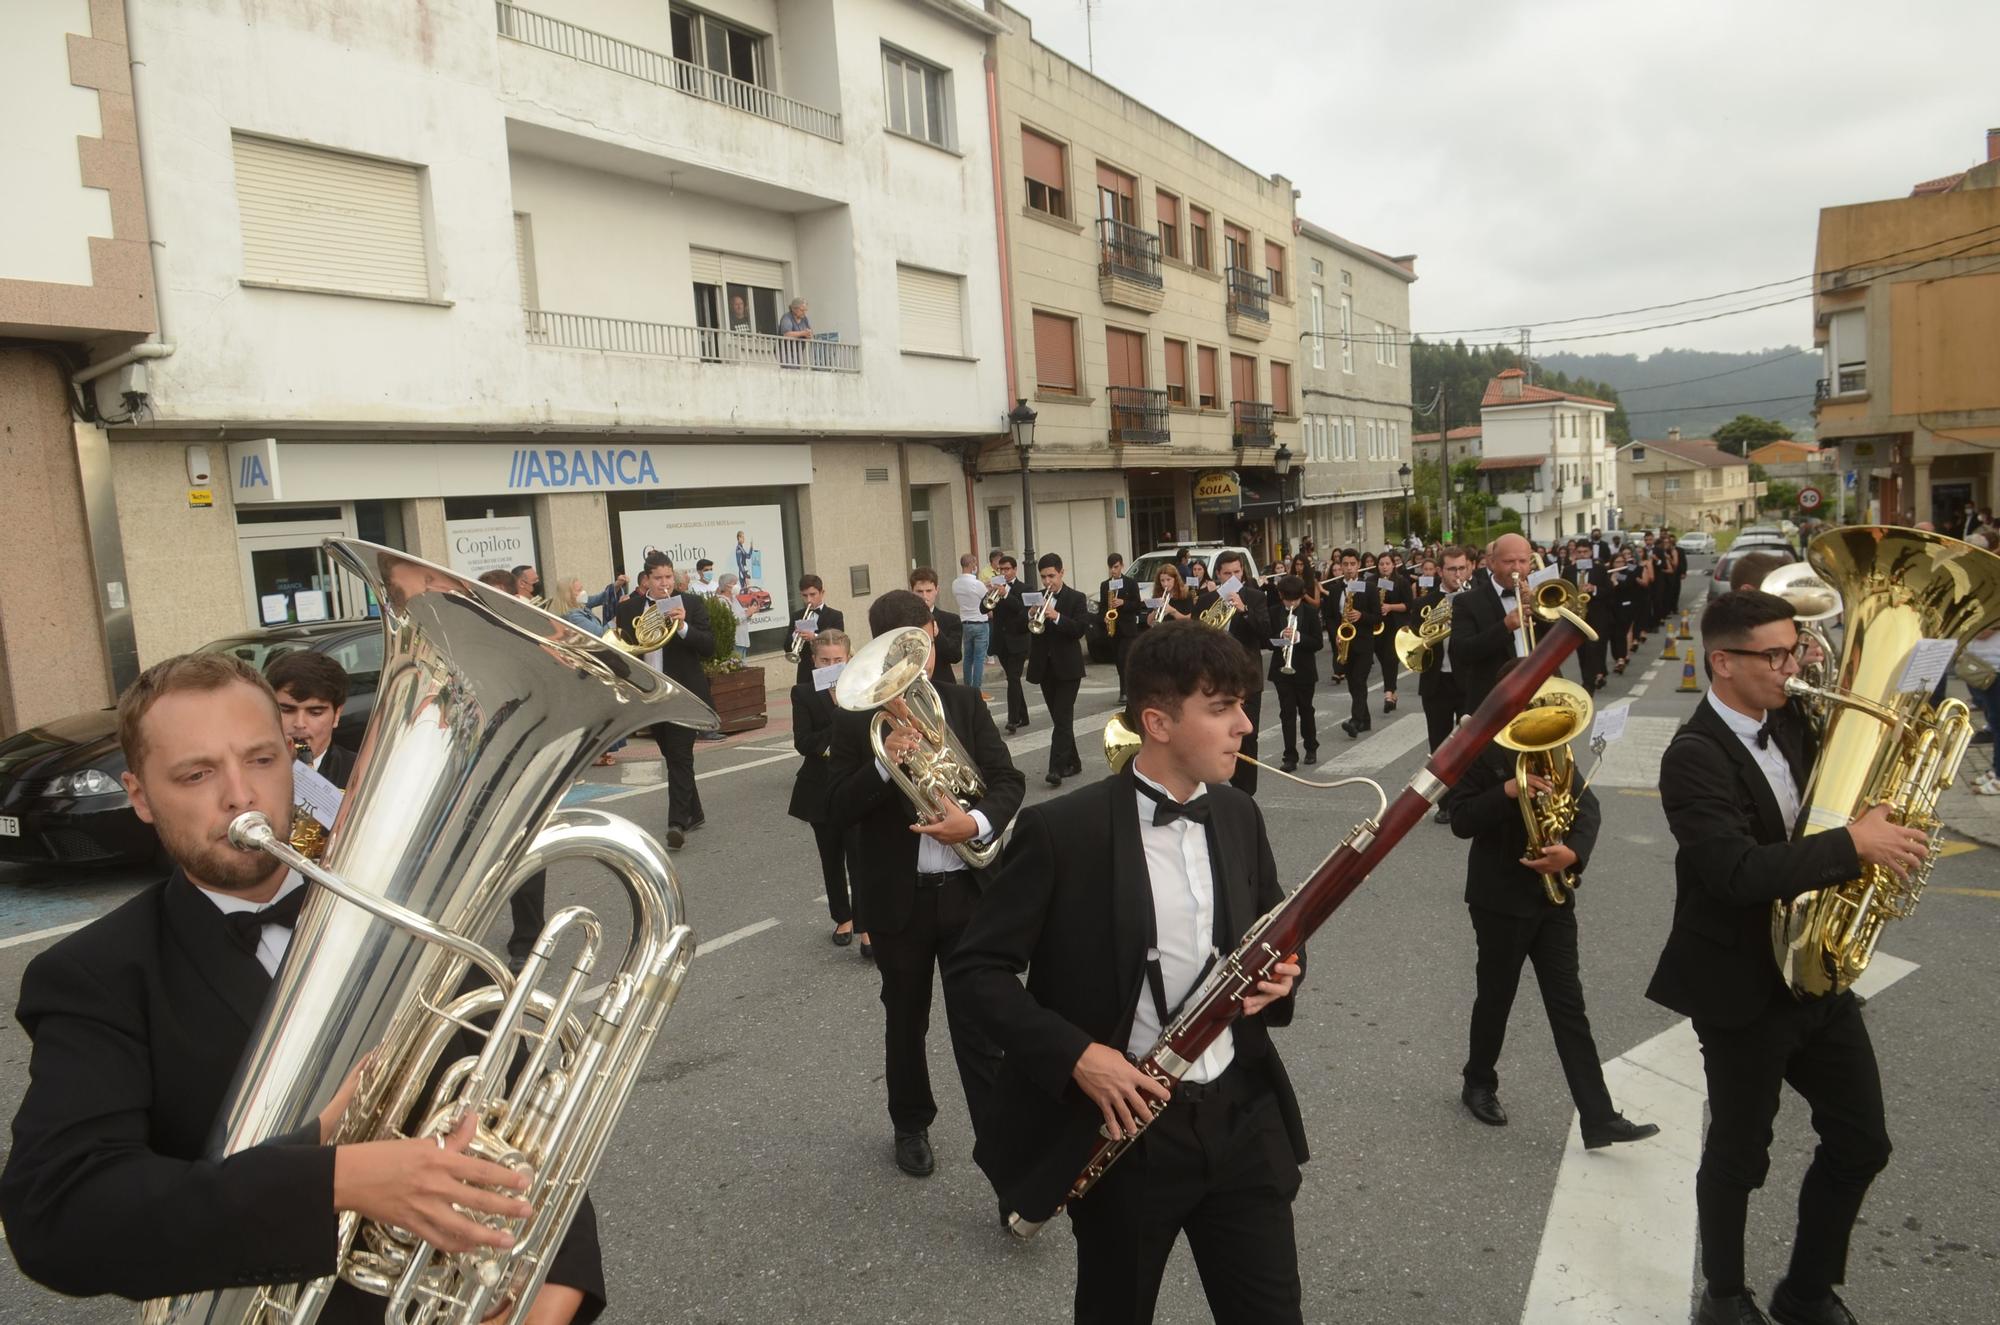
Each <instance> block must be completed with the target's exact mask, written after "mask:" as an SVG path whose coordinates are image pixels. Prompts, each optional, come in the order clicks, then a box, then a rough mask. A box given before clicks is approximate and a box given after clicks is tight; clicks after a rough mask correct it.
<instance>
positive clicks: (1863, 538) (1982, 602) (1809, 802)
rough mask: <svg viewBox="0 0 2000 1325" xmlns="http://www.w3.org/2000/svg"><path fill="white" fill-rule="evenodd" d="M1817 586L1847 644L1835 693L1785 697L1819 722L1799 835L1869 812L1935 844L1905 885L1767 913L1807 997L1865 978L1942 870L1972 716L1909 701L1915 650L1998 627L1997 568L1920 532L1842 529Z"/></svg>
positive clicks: (1795, 986) (1792, 980) (1815, 556)
mask: <svg viewBox="0 0 2000 1325" xmlns="http://www.w3.org/2000/svg"><path fill="white" fill-rule="evenodd" d="M1806 556H1807V559H1808V560H1809V562H1810V563H1811V565H1812V568H1813V569H1814V570H1815V571H1817V572H1819V578H1820V579H1821V580H1824V581H1825V582H1826V583H1827V584H1829V585H1832V586H1833V587H1834V588H1835V589H1837V590H1838V592H1839V594H1840V599H1841V603H1842V605H1843V607H1842V610H1843V614H1844V616H1845V619H1846V622H1847V633H1846V638H1845V640H1844V641H1843V645H1842V648H1841V651H1840V662H1839V666H1838V667H1837V668H1836V669H1835V671H1834V676H1833V680H1832V683H1831V684H1830V685H1827V686H1824V687H1816V686H1814V685H1812V684H1811V683H1810V682H1808V681H1806V680H1805V679H1803V678H1802V677H1793V678H1791V679H1790V680H1788V681H1786V682H1785V690H1786V691H1787V693H1789V694H1791V695H1794V696H1796V697H1798V698H1800V699H1803V700H1805V701H1807V702H1808V704H1810V705H1816V706H1818V708H1819V709H1820V710H1821V711H1822V712H1823V713H1824V714H1825V727H1824V735H1823V736H1822V738H1821V741H1820V748H1819V756H1818V758H1817V759H1816V760H1815V761H1814V764H1813V769H1812V776H1811V778H1810V779H1809V780H1808V781H1807V783H1806V787H1805V793H1804V795H1803V796H1802V797H1801V800H1800V805H1801V810H1800V819H1799V825H1798V831H1799V833H1800V834H1801V835H1802V836H1804V835H1810V834H1813V833H1824V832H1828V831H1831V830H1833V829H1837V828H1845V827H1846V826H1847V825H1848V823H1850V822H1851V821H1852V820H1854V819H1855V818H1857V817H1858V816H1860V815H1862V814H1864V813H1866V812H1867V811H1868V809H1869V808H1870V807H1872V806H1875V805H1882V804H1886V805H1888V806H1889V807H1890V809H1891V815H1890V817H1891V818H1892V819H1894V820H1895V821H1896V822H1898V823H1901V824H1903V825H1905V826H1907V827H1911V828H1917V829H1921V830H1922V831H1924V832H1926V833H1929V834H1930V838H1931V846H1930V850H1929V852H1928V853H1927V854H1926V856H1925V858H1924V860H1923V861H1922V863H1920V864H1919V865H1918V866H1917V867H1916V869H1914V870H1912V871H1911V873H1910V877H1909V878H1908V879H1906V880H1905V879H1899V878H1897V877H1896V875H1895V873H1894V872H1893V871H1891V870H1888V869H1885V868H1884V867H1882V866H1880V865H1864V866H1862V868H1861V873H1860V874H1859V875H1858V876H1857V877H1855V878H1853V879H1850V880H1848V881H1847V882H1846V883H1843V884H1840V885H1838V886H1835V887H1830V888H1820V889H1815V890H1814V891H1811V892H1805V893H1800V894H1799V895H1798V896H1797V897H1795V898H1793V899H1792V900H1791V901H1790V902H1773V903H1772V904H1771V947H1772V952H1773V955H1774V956H1775V957H1776V958H1777V962H1778V970H1779V973H1780V974H1781V975H1783V977H1784V979H1785V983H1786V984H1787V985H1789V986H1791V990H1792V992H1793V993H1794V994H1797V995H1799V996H1800V997H1802V998H1811V997H1816V996H1818V995H1822V994H1831V993H1838V992H1839V991H1841V990H1843V989H1846V988H1847V987H1848V986H1849V985H1851V984H1853V983H1854V981H1855V980H1856V979H1857V978H1859V976H1860V975H1861V973H1862V972H1863V971H1864V970H1866V969H1867V968H1868V961H1869V959H1870V958H1871V957H1872V956H1873V955H1874V953H1875V944H1876V942H1877V940H1879V939H1880V938H1881V936H1882V927H1883V926H1884V925H1886V924H1887V923H1888V922H1889V921H1891V920H1902V919H1905V918H1906V917H1908V916H1909V914H1910V913H1911V912H1912V911H1914V910H1915V909H1916V906H1917V901H1918V899H1919V897H1920V896H1921V895H1922V893H1923V890H1924V885H1925V884H1926V883H1927V882H1928V881H1929V879H1930V874H1931V867H1932V866H1933V865H1934V864H1935V863H1936V861H1937V854H1938V848H1939V846H1940V845H1941V843H1942V838H1943V828H1942V825H1941V824H1940V822H1939V820H1938V813H1937V807H1938V801H1939V799H1940V798H1941V797H1942V796H1943V794H1944V792H1945V790H1946V789H1947V788H1948V787H1950V786H1951V784H1952V780H1953V778H1954V777H1956V776H1957V773H1958V765H1959V762H1960V761H1961V760H1962V759H1964V757H1965V750H1966V747H1967V746H1968V745H1969V744H1970V743H1971V740H1972V722H1971V716H1970V710H1969V709H1968V707H1967V706H1966V704H1965V702H1964V701H1963V700H1958V699H1947V700H1945V701H1944V702H1943V703H1941V704H1939V705H1937V706H1936V707H1935V708H1933V707H1932V706H1931V703H1930V695H1929V693H1928V691H1927V690H1925V691H1908V692H1906V691H1904V690H1903V688H1902V673H1903V668H1904V665H1905V662H1906V660H1907V659H1908V658H1909V656H1910V651H1911V650H1912V648H1914V647H1915V645H1916V644H1917V642H1918V641H1919V640H1923V639H1951V640H1956V641H1958V643H1959V646H1960V648H1961V650H1962V649H1963V647H1964V645H1965V644H1966V642H1967V641H1969V640H1971V639H1972V637H1973V636H1975V635H1977V634H1979V633H1980V632H1981V631H1984V630H1987V629H1989V628H1991V627H1992V626H1994V625H1995V624H1996V623H2000V556H1996V555H1994V554H1993V553H1991V552H1988V551H1986V550H1985V549H1983V548H1976V547H1973V546H1972V545H1971V544H1969V543H1963V542H1960V541H1959V540H1958V539H1956V538H1948V537H1945V536H1944V535H1942V534H1935V533H1928V532H1923V531H1919V530H1915V529H1893V528H1883V527H1880V526H1875V527H1862V528H1848V529H1835V530H1829V531H1828V532H1826V533H1824V534H1821V535H1820V536H1819V537H1818V538H1816V539H1814V540H1813V541H1812V544H1811V546H1810V547H1808V548H1807V549H1806Z"/></svg>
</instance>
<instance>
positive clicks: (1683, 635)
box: [1680, 610, 1694, 639]
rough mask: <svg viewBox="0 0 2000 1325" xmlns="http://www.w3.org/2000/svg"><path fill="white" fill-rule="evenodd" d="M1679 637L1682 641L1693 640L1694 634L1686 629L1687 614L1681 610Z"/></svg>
mask: <svg viewBox="0 0 2000 1325" xmlns="http://www.w3.org/2000/svg"><path fill="white" fill-rule="evenodd" d="M1680 637H1681V638H1682V639H1693V638H1694V632H1693V631H1692V630H1689V629H1688V614H1687V612H1686V611H1685V610H1683V611H1682V612H1681V635H1680Z"/></svg>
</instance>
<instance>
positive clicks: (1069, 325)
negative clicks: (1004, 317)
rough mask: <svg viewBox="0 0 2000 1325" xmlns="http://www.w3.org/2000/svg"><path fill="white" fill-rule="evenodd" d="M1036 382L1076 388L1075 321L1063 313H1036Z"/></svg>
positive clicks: (1044, 386) (1051, 387) (1047, 386)
mask: <svg viewBox="0 0 2000 1325" xmlns="http://www.w3.org/2000/svg"><path fill="white" fill-rule="evenodd" d="M1035 385H1036V386H1038V387H1040V388H1041V389H1042V390H1044V391H1065V392H1069V393H1070V394H1072V395H1073V394H1075V392H1076V323H1074V322H1072V321H1070V320H1069V319H1068V318H1066V317H1057V316H1056V315H1055V314H1053V313H1036V314H1035Z"/></svg>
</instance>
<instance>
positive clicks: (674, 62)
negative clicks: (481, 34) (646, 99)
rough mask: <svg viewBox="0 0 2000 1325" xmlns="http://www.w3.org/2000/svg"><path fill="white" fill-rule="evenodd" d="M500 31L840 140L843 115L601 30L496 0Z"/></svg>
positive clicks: (528, 43)
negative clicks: (597, 30)
mask: <svg viewBox="0 0 2000 1325" xmlns="http://www.w3.org/2000/svg"><path fill="white" fill-rule="evenodd" d="M494 8H495V10H496V11H497V13H498V16H499V21H500V35H501V36H503V37H510V38H512V39H513V40H515V41H518V42H520V43H521V44H522V45H524V46H537V47H540V48H541V49H542V50H545V51H553V52H555V53H556V54H557V55H567V56H568V57H569V58H570V59H572V60H576V61H578V62H580V63H582V64H594V65H596V66H597V67H598V68H600V69H609V70H611V71H612V72H613V73H618V74H624V75H625V76H626V77H628V78H636V79H638V80H640V81H641V82H645V83H652V84H654V85H655V86H657V87H670V88H673V89H674V90H675V91H678V92H685V93H687V94H688V95H689V96H691V97H699V98H700V99H701V100H703V101H713V102H715V103H716V104H717V105H719V106H730V107H733V108H735V109H737V110H740V111H743V112H744V113H745V114H749V115H755V116H756V117H757V118H759V119H764V120H771V121H773V122H774V123H777V124H783V125H788V126H789V127H791V128H794V129H798V130H801V131H802V132H805V133H809V134H813V135H815V136H817V137H820V138H826V139H829V140H831V141H833V142H836V143H837V142H839V141H841V129H840V113H839V112H838V111H831V110H821V109H820V108H819V107H818V106H809V105H807V104H806V103H805V102H803V101H794V100H792V98H790V97H786V96H780V95H779V94H777V93H776V92H773V91H772V90H771V89H770V88H767V87H759V86H757V85H756V84H755V83H746V82H744V81H743V80H742V79H740V78H731V77H730V76H729V75H728V74H720V73H717V72H715V71H714V70H713V69H707V68H704V67H702V66H701V65H698V64H694V63H692V62H690V61H687V60H681V59H676V58H675V57H674V56H671V55H666V54H663V53H662V52H660V51H655V50H650V49H648V48H647V47H644V46H635V45H633V44H632V43H631V42H629V41H620V40H618V38H616V37H607V36H605V35H604V34H603V33H601V32H594V31H592V30H591V29H589V28H585V27H578V26H577V25H576V24H574V23H565V22H564V21H563V20H561V19H559V18H550V17H549V16H548V15H546V14H538V13H536V12H535V11H533V10H532V9H523V8H521V7H520V6H519V5H514V4H509V3H508V2H507V0H495V5H494Z"/></svg>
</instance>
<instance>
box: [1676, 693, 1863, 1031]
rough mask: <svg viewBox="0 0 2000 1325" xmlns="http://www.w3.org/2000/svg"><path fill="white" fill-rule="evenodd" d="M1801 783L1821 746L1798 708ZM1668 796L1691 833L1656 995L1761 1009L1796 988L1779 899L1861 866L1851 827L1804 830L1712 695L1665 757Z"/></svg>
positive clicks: (1737, 1021) (1788, 717)
mask: <svg viewBox="0 0 2000 1325" xmlns="http://www.w3.org/2000/svg"><path fill="white" fill-rule="evenodd" d="M1775 739H1776V740H1777V742H1778V744H1779V747H1780V748H1781V749H1783V750H1784V752H1785V757H1786V759H1787V761H1788V762H1789V763H1790V764H1791V766H1792V772H1793V775H1794V776H1795V777H1796V778H1797V779H1798V782H1799V787H1800V790H1801V791H1803V790H1804V788H1805V783H1806V778H1807V776H1808V775H1809V774H1810V772H1811V769H1812V763H1813V759H1814V757H1815V755H1816V753H1817V750H1816V742H1815V739H1814V737H1813V735H1812V732H1811V729H1810V727H1809V726H1808V725H1807V724H1806V723H1805V722H1804V721H1802V720H1801V719H1800V718H1799V717H1798V715H1797V714H1796V713H1793V712H1791V711H1790V710H1787V711H1786V712H1785V713H1784V714H1783V715H1781V716H1780V717H1779V719H1778V733H1777V735H1776V737H1775ZM1660 804H1661V807H1662V808H1663V809H1664V810H1665V811H1666V814H1667V825H1668V826H1669V827H1670V828H1672V829H1673V832H1674V839H1675V841H1676V842H1678V843H1679V844H1680V849H1679V851H1678V852H1677V853H1676V854H1675V856H1674V924H1673V929H1672V931H1671V932H1670V933H1669V934H1668V936H1667V943H1666V947H1665V948H1664V949H1663V950H1662V951H1661V953H1660V961H1659V964H1658V966H1657V967H1655V968H1654V971H1653V980H1652V983H1651V984H1649V985H1648V986H1647V987H1646V997H1648V998H1650V999H1652V1000H1653V1001H1654V1002H1656V1003H1660V1004H1663V1005H1665V1006H1666V1007H1669V1008H1672V1009H1673V1010H1674V1011H1675V1012H1679V1013H1682V1014H1683V1015H1685V1016H1689V1017H1693V1018H1694V1019H1695V1020H1696V1021H1710V1022H1714V1023H1716V1024H1717V1025H1721V1026H1741V1025H1745V1024H1747V1023H1748V1022H1750V1021H1752V1020H1754V1019H1755V1018H1756V1017H1757V1016H1758V1014H1759V1013H1761V1012H1763V1010H1764V1008H1765V1007H1766V1006H1767V1005H1768V1004H1769V1003H1770V1001H1771V1000H1772V999H1773V998H1779V997H1789V994H1788V993H1787V991H1786V989H1785V985H1784V982H1783V980H1782V979H1780V977H1779V975H1778V966H1777V962H1776V960H1775V958H1774V957H1773V955H1772V952H1771V903H1772V902H1778V901H1790V900H1791V899H1792V898H1794V897H1797V896H1798V895H1799V894H1800V893H1802V892H1807V891H1810V890H1812V889H1815V888H1826V887H1830V886H1833V885H1836V884H1840V883H1844V882H1845V881H1847V880H1848V879H1852V878H1854V877H1855V876H1856V875H1858V874H1859V873H1860V872H1861V863H1860V861H1859V860H1858V859H1857V858H1856V856H1855V854H1854V839H1853V837H1852V836H1850V835H1849V834H1848V833H1847V832H1846V830H1844V829H1842V830H1839V831H1833V832H1824V833H1815V834H1813V835H1812V836H1810V837H1801V838H1799V839H1797V840H1796V841H1794V840H1792V833H1791V829H1792V826H1791V825H1790V824H1787V823H1786V822H1785V821H1784V820H1783V818H1782V817H1781V811H1780V810H1779V808H1778V800H1777V797H1776V796H1774V795H1773V794H1772V793H1771V784H1770V783H1769V782H1768V781H1767V780H1766V779H1765V777H1764V772H1763V770H1762V769H1761V768H1759V767H1758V766H1757V761H1756V759H1755V758H1753V757H1752V756H1751V753H1750V751H1749V750H1748V749H1746V748H1745V747H1744V745H1743V742H1742V741H1741V740H1740V739H1738V737H1737V735H1736V733H1735V732H1733V731H1731V730H1729V725H1728V724H1727V723H1725V722H1724V721H1723V720H1722V717H1721V715H1720V714H1718V713H1716V712H1715V710H1714V709H1713V708H1711V707H1710V701H1708V700H1706V699H1704V700H1702V701H1701V702H1700V703H1698V704H1697V705H1695V711H1694V715H1693V716H1692V717H1690V718H1689V719H1688V720H1687V721H1686V722H1685V723H1682V724H1681V728H1680V730H1679V731H1678V732H1676V733H1674V739H1673V741H1672V743H1671V744H1669V745H1668V746H1667V753H1666V754H1665V756H1663V757H1662V758H1661V760H1660Z"/></svg>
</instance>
